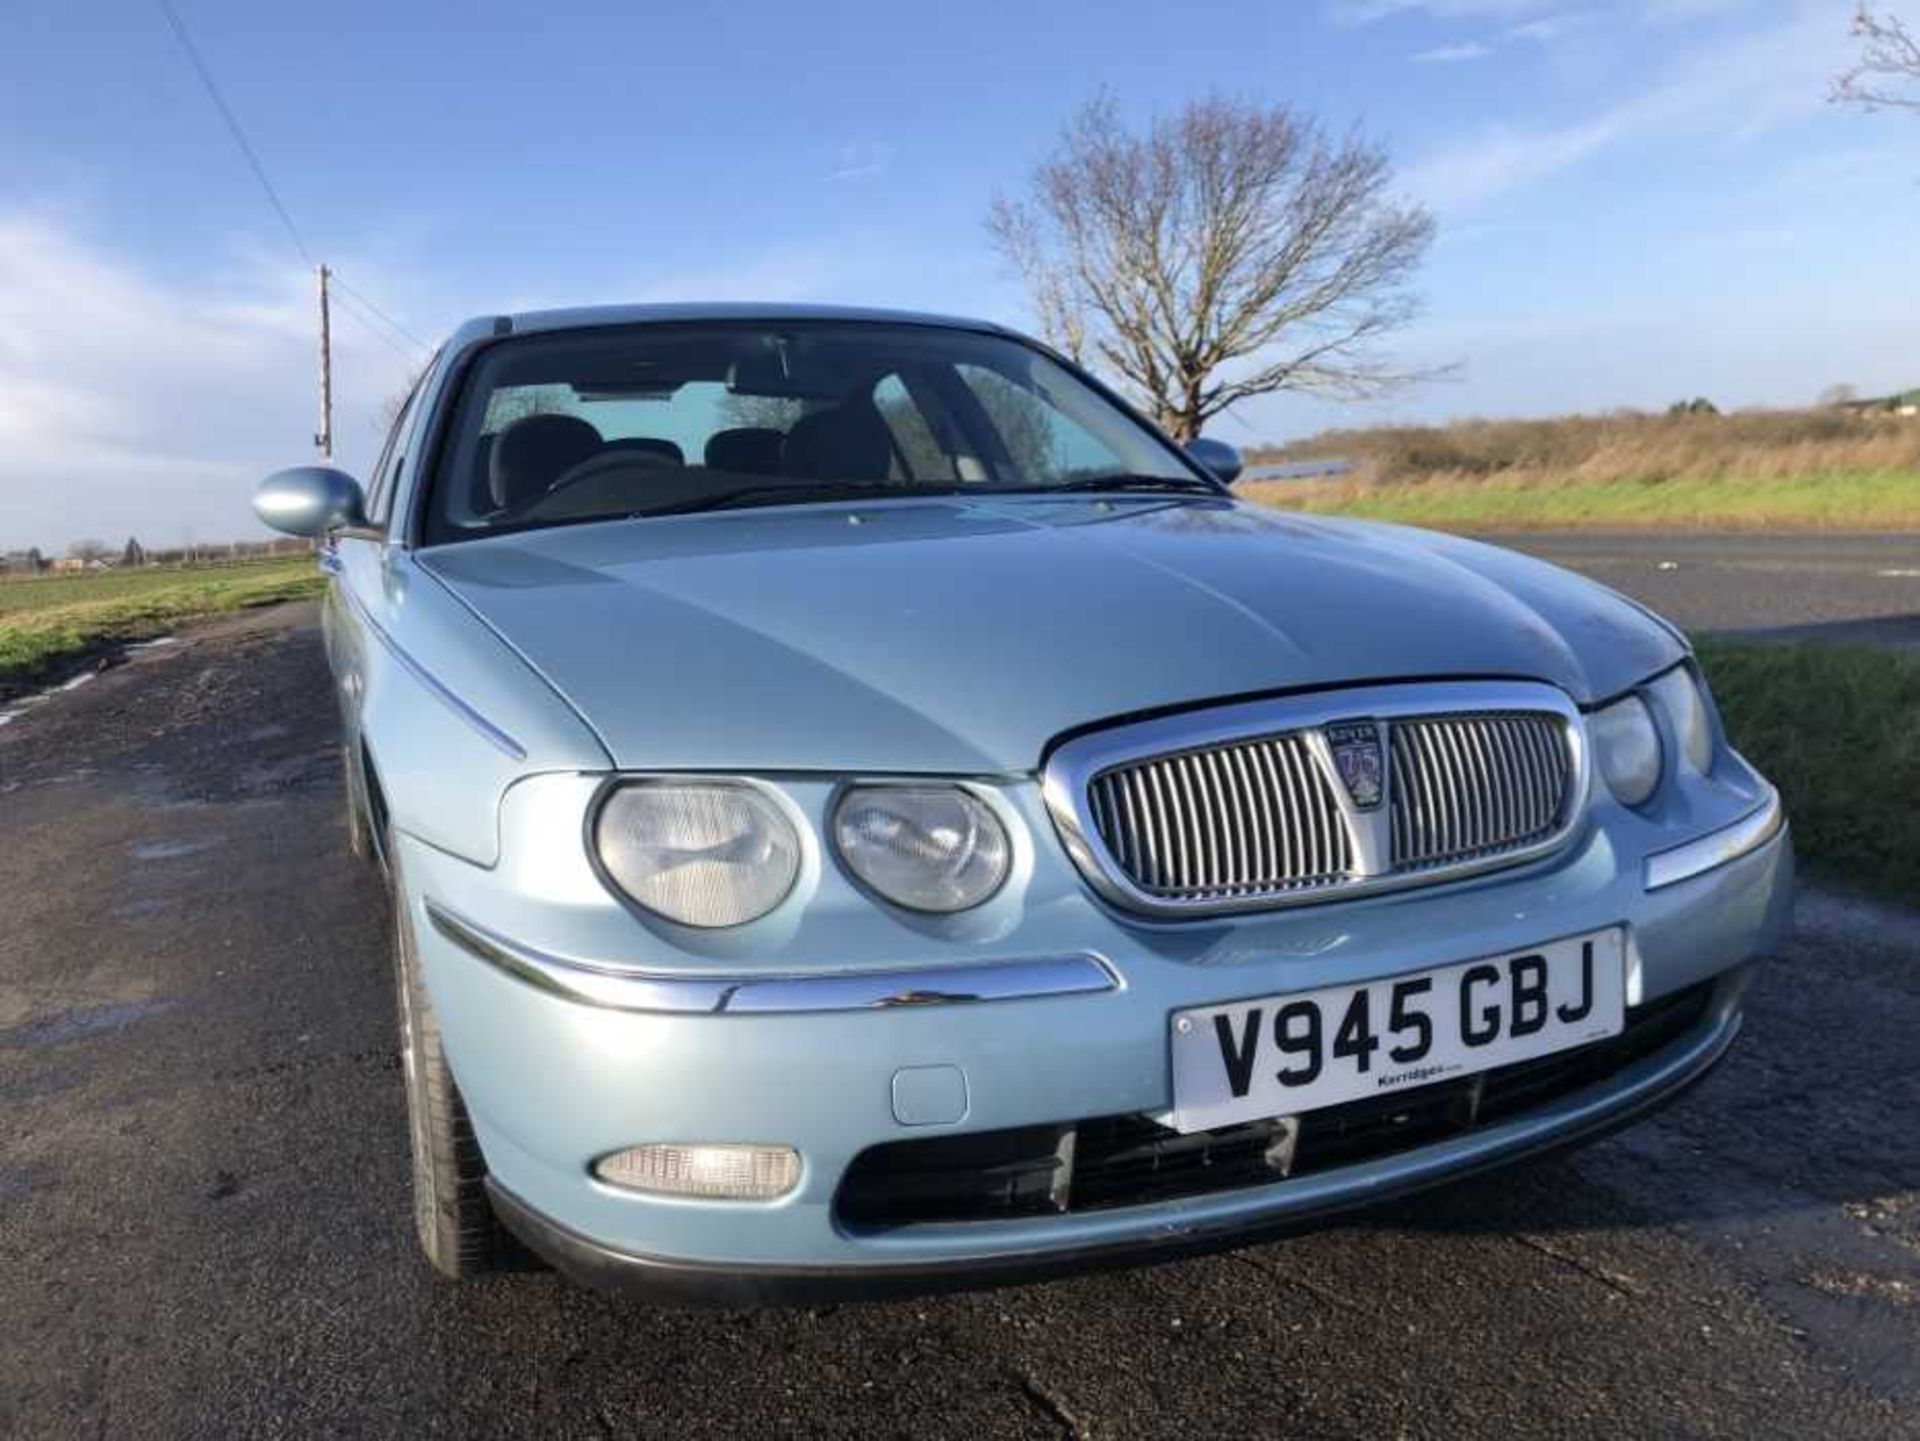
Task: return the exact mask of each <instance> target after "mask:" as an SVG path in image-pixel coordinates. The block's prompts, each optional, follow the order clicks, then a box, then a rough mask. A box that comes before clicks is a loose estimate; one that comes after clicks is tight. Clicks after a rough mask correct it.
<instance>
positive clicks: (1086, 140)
mask: <svg viewBox="0 0 1920 1441" xmlns="http://www.w3.org/2000/svg"><path fill="white" fill-rule="evenodd" d="M1390 182H1391V172H1390V168H1389V165H1388V161H1387V154H1386V151H1385V150H1384V149H1382V148H1381V147H1380V146H1378V145H1376V144H1374V143H1372V142H1370V141H1368V140H1365V139H1363V138H1361V137H1359V136H1357V135H1349V136H1347V137H1346V138H1344V139H1340V140H1333V139H1329V138H1328V136H1327V135H1326V133H1325V132H1324V131H1323V130H1322V129H1321V128H1320V127H1319V126H1318V125H1316V124H1314V123H1313V122H1312V121H1311V120H1309V119H1307V118H1305V117H1303V116H1300V115H1298V114H1296V113H1295V112H1293V111H1292V110H1290V109H1288V108H1287V107H1286V106H1284V105H1275V106H1263V105H1258V104H1254V103H1251V102H1246V101H1238V100H1231V99H1224V98H1218V97H1216V98H1213V99H1208V100H1202V101H1199V102H1196V103H1194V104H1191V105H1188V106H1187V107H1186V108H1185V109H1183V110H1181V111H1180V112H1179V113H1178V114H1176V115H1173V116H1171V117H1162V118H1159V119H1156V120H1154V121H1153V122H1152V123H1151V124H1150V125H1149V126H1148V127H1147V128H1146V130H1145V131H1144V133H1138V134H1134V133H1129V132H1127V131H1126V130H1125V129H1124V128H1123V127H1122V125H1121V121H1120V116H1119V113H1118V109H1117V107H1116V106H1115V105H1114V103H1113V101H1112V100H1111V99H1110V98H1107V97H1104V96H1103V97H1101V98H1098V99H1096V100H1094V101H1092V102H1091V103H1090V104H1088V105H1087V106H1086V107H1085V108H1083V109H1082V110H1081V111H1080V113H1079V114H1078V115H1077V116H1075V117H1074V119H1073V120H1072V121H1070V122H1069V124H1068V125H1067V128H1066V131H1065V132H1064V134H1063V136H1062V138H1061V142H1060V146H1059V149H1058V151H1057V152H1056V153H1055V154H1054V156H1053V157H1052V159H1050V160H1048V161H1047V162H1046V163H1045V164H1043V165H1041V166H1040V167H1039V169H1038V170H1036V171H1035V172H1034V174H1033V176H1032V179H1031V181H1030V183H1029V185H1028V188H1027V190H1026V192H1025V194H1024V196H1023V197H1021V198H1019V199H1009V198H1007V197H1005V196H1000V197H997V198H996V199H995V200H994V202H993V207H992V209H991V211H990V212H989V214H988V217H987V228H988V232H989V234H990V235H991V236H992V239H993V242H994V245H995V247H996V248H997V249H998V250H999V251H1000V253H1001V255H1002V256H1003V257H1004V258H1005V259H1006V260H1007V261H1008V263H1009V264H1010V266H1011V267H1012V268H1013V270H1014V271H1015V272H1016V273H1018V274H1019V275H1020V276H1021V277H1022V279H1023V280H1024V281H1025V283H1026V286H1027V289H1028V292H1029V295H1030V298H1031V301H1032V304H1033V308H1034V310H1035V311H1036V313H1037V317H1038V320H1039V322H1040V326H1041V329H1042V331H1043V332H1044V333H1045V335H1046V336H1047V338H1048V339H1049V340H1051V341H1052V342H1053V343H1054V344H1056V345H1058V346H1059V347H1060V348H1061V349H1063V350H1065V351H1066V352H1067V353H1068V354H1070V355H1072V356H1074V357H1075V358H1076V359H1079V360H1083V361H1085V362H1087V363H1088V364H1091V365H1093V366H1094V367H1095V368H1097V369H1102V370H1106V371H1108V372H1110V373H1111V374H1112V375H1115V376H1117V377H1118V378H1119V380H1120V381H1121V383H1122V385H1123V387H1124V388H1126V389H1128V390H1130V391H1132V392H1133V395H1134V397H1135V398H1136V399H1137V400H1139V401H1140V402H1141V403H1142V404H1143V406H1144V407H1145V408H1146V409H1147V410H1148V411H1149V412H1150V413H1151V414H1152V415H1153V418H1154V419H1155V420H1156V421H1158V422H1159V423H1160V424H1161V425H1162V426H1164V427H1165V428H1166V429H1167V430H1169V431H1170V432H1172V433H1173V434H1174V435H1175V436H1176V437H1178V438H1180V439H1182V440H1186V439H1191V438H1192V437H1194V436H1196V435H1198V434H1199V433H1200V429H1201V427H1202V426H1203V425H1205V423H1206V422H1207V421H1208V419H1210V418H1211V417H1213V416H1215V415H1218V414H1219V413H1220V412H1221V411H1223V410H1226V409H1227V408H1228V407H1229V406H1232V405H1234V404H1235V403H1236V402H1238V401H1241V400H1245V399H1247V398H1248V397H1249V396H1255V395H1265V394H1268V393H1269V392H1272V391H1276V390H1294V391H1305V392H1311V393H1314V394H1319V395H1325V396H1333V397H1336V398H1340V399H1362V398H1365V397H1368V396H1373V395H1378V394H1380V393H1381V392H1383V391H1386V390H1390V389H1393V388H1395V387H1397V386H1400V385H1404V384H1406V383H1408V382H1410V381H1413V380H1418V379H1423V378H1426V376H1427V375H1431V374H1432V373H1433V372H1417V371H1409V370H1405V369H1402V368H1399V367H1396V366H1395V365H1394V364H1393V363H1392V362H1391V361H1390V360H1388V359H1387V358H1385V357H1384V356H1382V355H1381V354H1380V352H1379V350H1378V348H1377V343H1378V342H1379V341H1380V340H1382V339H1383V338H1384V337H1386V336H1389V335H1391V334H1393V333H1394V332H1395V331H1398V330H1399V329H1401V328H1402V327H1403V326H1405V325H1406V324H1407V323H1408V322H1409V321H1410V320H1412V319H1413V317H1414V315H1415V313H1416V311H1417V310H1418V306H1419V302H1418V299H1417V297H1416V296H1415V295H1414V294H1413V293H1412V291H1411V290H1409V289H1408V288H1407V287H1408V282H1409V280H1410V279H1411V277H1412V275H1413V273H1414V271H1415V270H1416V269H1417V268H1418V267H1419V265H1420V262H1421V260H1422V259H1423V258H1424V257H1425V255H1426V253H1427V249H1428V246H1429V245H1430V244H1431V243H1432V240H1433V235H1434V221H1433V217H1432V215H1431V214H1430V213H1429V212H1428V211H1426V210H1425V209H1423V208H1422V207H1420V206H1418V205H1411V204H1405V203H1401V202H1398V201H1396V200H1394V199H1393V198H1392V197H1391V196H1390V195H1389V185H1390Z"/></svg>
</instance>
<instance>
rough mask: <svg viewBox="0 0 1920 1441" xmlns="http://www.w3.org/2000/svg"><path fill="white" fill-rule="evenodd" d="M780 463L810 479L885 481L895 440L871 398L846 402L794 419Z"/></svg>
mask: <svg viewBox="0 0 1920 1441" xmlns="http://www.w3.org/2000/svg"><path fill="white" fill-rule="evenodd" d="M780 463H781V468H782V469H783V470H785V471H786V473H787V474H788V475H798V476H805V477H806V478H808V479H809V480H885V479H886V478H887V472H888V471H889V470H890V469H891V468H892V465H893V439H892V436H891V433H890V432H889V431H888V430H887V423H886V421H884V420H882V419H881V418H880V412H879V410H878V409H877V408H875V406H874V405H873V403H872V402H871V401H846V402H844V403H843V404H840V405H837V406H835V407H834V408H833V409H832V410H820V411H815V412H814V413H813V414H812V415H806V416H802V417H801V418H800V419H799V420H798V421H796V422H794V427H793V429H792V430H790V431H788V432H787V438H786V440H785V442H784V443H783V444H782V445H781V447H780Z"/></svg>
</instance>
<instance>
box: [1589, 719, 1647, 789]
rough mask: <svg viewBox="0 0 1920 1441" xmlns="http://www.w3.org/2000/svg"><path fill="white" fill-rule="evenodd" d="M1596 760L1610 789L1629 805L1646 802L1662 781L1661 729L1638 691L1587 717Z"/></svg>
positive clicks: (1595, 762)
mask: <svg viewBox="0 0 1920 1441" xmlns="http://www.w3.org/2000/svg"><path fill="white" fill-rule="evenodd" d="M1587 734H1588V735H1589V736H1591V737H1592V738H1593V759H1594V764H1595V765H1597V766H1598V767H1599V769H1600V775H1601V778H1602V779H1603V780H1605V781H1606V783H1607V789H1608V790H1610V791H1612V792H1613V794H1614V797H1615V798H1616V799H1617V800H1618V801H1619V802H1620V803H1621V804H1622V805H1627V806H1637V805H1640V804H1641V803H1642V802H1644V801H1645V800H1646V799H1647V798H1648V797H1649V796H1651V795H1652V794H1653V792H1654V789H1655V788H1656V787H1657V786H1658V785H1659V784H1660V732H1659V731H1658V730H1656V729H1655V728H1654V724H1653V715H1652V714H1651V712H1649V711H1648V710H1647V703H1646V702H1645V701H1643V700H1641V699H1640V697H1639V696H1637V695H1630V696H1628V697H1627V698H1626V699H1625V700H1617V701H1615V702H1614V703H1613V704H1612V705H1610V706H1608V707H1606V708H1605V709H1604V710H1597V711H1595V712H1594V713H1593V714H1592V715H1591V716H1589V717H1588V718H1587Z"/></svg>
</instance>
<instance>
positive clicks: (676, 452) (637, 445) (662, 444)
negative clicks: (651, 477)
mask: <svg viewBox="0 0 1920 1441" xmlns="http://www.w3.org/2000/svg"><path fill="white" fill-rule="evenodd" d="M607 449H608V450H637V451H640V452H642V453H643V454H646V455H657V456H659V457H660V458H661V459H662V460H664V461H667V462H668V463H669V464H672V465H685V464H686V463H687V454H686V452H685V451H683V450H682V449H680V447H679V446H677V445H675V444H674V443H673V442H672V441H670V440H660V439H657V438H656V437H654V436H651V435H624V436H621V437H620V438H619V439H618V440H610V441H608V442H607Z"/></svg>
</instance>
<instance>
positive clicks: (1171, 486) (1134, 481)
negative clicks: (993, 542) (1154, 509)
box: [1043, 475, 1220, 495]
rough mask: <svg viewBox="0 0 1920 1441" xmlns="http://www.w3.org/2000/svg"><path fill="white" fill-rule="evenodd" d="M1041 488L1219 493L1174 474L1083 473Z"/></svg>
mask: <svg viewBox="0 0 1920 1441" xmlns="http://www.w3.org/2000/svg"><path fill="white" fill-rule="evenodd" d="M1043 489H1045V490H1049V491H1055V490H1118V491H1139V492H1144V493H1156V494H1161V495H1176V494H1178V495H1218V494H1220V491H1219V489H1218V488H1217V487H1215V486H1211V485H1208V484H1207V483H1206V482H1205V481H1204V480H1185V479H1182V478H1181V477H1179V476H1175V475H1083V476H1081V477H1080V478H1079V479H1077V480H1063V481H1061V482H1060V483H1059V484H1058V485H1049V486H1045V487H1043Z"/></svg>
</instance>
